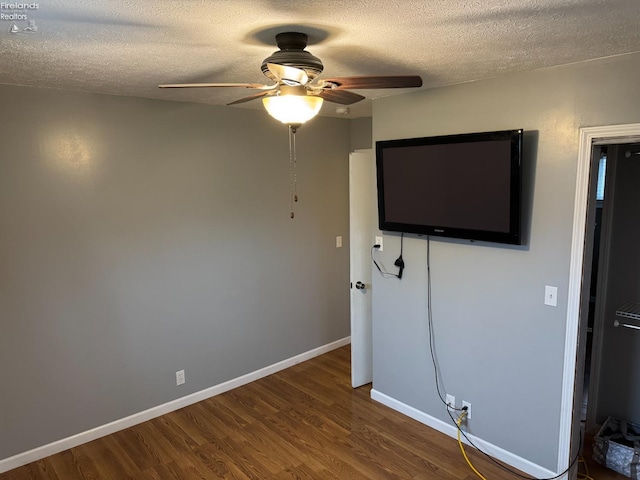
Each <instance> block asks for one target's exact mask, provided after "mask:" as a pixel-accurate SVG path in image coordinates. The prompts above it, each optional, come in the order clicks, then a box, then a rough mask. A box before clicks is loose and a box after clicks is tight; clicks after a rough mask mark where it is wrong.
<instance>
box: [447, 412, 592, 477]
mask: <svg viewBox="0 0 640 480" xmlns="http://www.w3.org/2000/svg"><path fill="white" fill-rule="evenodd" d="M466 416H467V412H462V413H461V414H460V415H459V416H458V419H457V420H456V425H458V445H459V446H460V451H461V452H462V456H463V457H464V459H465V461H466V462H467V465H469V468H471V470H473V473H475V474H476V475H477V476H478V477H479V478H481V479H482V480H487V478H486V477H485V476H484V475H482V474H481V473H480V472H479V471H478V470H477V469H476V467H474V466H473V464H472V463H471V460H469V457H467V452H465V451H464V445H463V443H462V437H461V433H462V428H461V425H462V421H463V420H464V418H465V417H466ZM578 463H582V464H583V466H584V469H585V472H586V473H578V479H580V480H595V479H594V478H593V477H591V476H589V469H588V468H587V463H586V462H585V461H584V459H583V458H582V457H581V458H580V460H579V462H578Z"/></svg>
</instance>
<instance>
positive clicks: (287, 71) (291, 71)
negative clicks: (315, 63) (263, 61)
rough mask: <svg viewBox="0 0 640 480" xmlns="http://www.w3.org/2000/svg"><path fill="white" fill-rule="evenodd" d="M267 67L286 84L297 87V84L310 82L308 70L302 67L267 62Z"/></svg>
mask: <svg viewBox="0 0 640 480" xmlns="http://www.w3.org/2000/svg"><path fill="white" fill-rule="evenodd" d="M267 67H268V68H269V71H270V72H271V73H272V74H273V75H275V76H276V78H279V79H280V80H281V81H282V82H283V83H284V84H285V85H289V86H292V87H295V86H297V85H306V84H307V83H308V82H309V77H308V76H307V72H305V71H304V70H302V69H301V68H295V67H288V66H286V65H279V64H277V63H267Z"/></svg>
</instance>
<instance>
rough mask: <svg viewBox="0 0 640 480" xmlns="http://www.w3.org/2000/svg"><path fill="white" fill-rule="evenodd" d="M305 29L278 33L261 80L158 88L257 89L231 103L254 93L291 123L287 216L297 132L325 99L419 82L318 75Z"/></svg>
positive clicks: (293, 192)
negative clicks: (308, 49)
mask: <svg viewBox="0 0 640 480" xmlns="http://www.w3.org/2000/svg"><path fill="white" fill-rule="evenodd" d="M307 40H308V37H307V35H306V34H305V33H300V32H284V33H279V34H277V35H276V43H277V45H278V48H279V49H280V50H278V51H277V52H274V53H273V54H272V55H270V56H269V57H267V58H265V59H264V60H263V61H262V65H261V67H260V68H261V69H262V73H263V74H264V75H265V76H266V77H267V78H268V79H269V80H271V82H273V83H270V84H261V83H174V84H164V85H159V86H160V88H228V87H238V88H249V89H253V90H258V92H257V93H254V94H253V95H249V96H247V97H243V98H240V99H238V100H235V101H233V102H231V103H229V105H236V104H239V103H244V102H249V101H251V100H256V99H258V98H261V99H262V103H263V105H264V107H265V109H266V110H267V112H268V113H269V115H271V116H272V117H274V118H275V119H276V120H279V121H280V122H282V123H284V124H286V125H288V126H289V197H290V201H291V214H290V216H291V218H294V216H295V214H294V204H295V203H296V202H297V201H298V193H297V186H296V184H297V180H296V179H297V174H296V168H297V167H296V165H297V160H296V144H295V133H296V130H297V129H298V127H300V125H302V124H303V123H305V122H306V121H307V120H310V119H312V118H313V117H315V116H316V115H317V114H318V112H319V111H320V108H321V107H322V103H323V101H324V100H326V101H328V102H332V103H337V104H340V105H351V104H353V103H356V102H359V101H361V100H364V98H365V97H364V96H362V95H360V94H359V93H355V92H352V91H351V90H350V89H356V90H359V89H367V88H368V89H378V88H411V87H421V86H422V79H421V78H420V76H418V75H393V76H380V75H368V76H356V77H332V78H325V79H321V78H320V74H321V73H322V70H323V69H324V66H323V65H322V61H321V60H320V59H319V58H318V57H315V56H314V55H312V54H311V53H309V52H307V51H306V50H305V48H306V46H307Z"/></svg>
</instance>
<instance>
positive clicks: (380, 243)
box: [376, 237, 382, 252]
mask: <svg viewBox="0 0 640 480" xmlns="http://www.w3.org/2000/svg"><path fill="white" fill-rule="evenodd" d="M376 245H380V248H379V249H378V251H379V252H381V251H382V237H376Z"/></svg>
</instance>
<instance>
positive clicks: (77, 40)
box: [0, 0, 640, 117]
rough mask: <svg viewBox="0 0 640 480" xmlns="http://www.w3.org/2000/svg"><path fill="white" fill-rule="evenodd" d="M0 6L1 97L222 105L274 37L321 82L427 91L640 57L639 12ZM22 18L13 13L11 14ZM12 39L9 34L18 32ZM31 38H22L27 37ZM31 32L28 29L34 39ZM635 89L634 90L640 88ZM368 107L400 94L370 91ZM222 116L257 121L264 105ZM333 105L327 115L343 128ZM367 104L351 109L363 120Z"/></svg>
mask: <svg viewBox="0 0 640 480" xmlns="http://www.w3.org/2000/svg"><path fill="white" fill-rule="evenodd" d="M27 1H31V0H7V2H3V3H2V10H1V11H0V13H1V14H2V18H1V19H0V29H1V31H0V42H1V43H0V55H1V59H2V61H1V62H0V83H5V84H16V85H34V86H41V87H52V88H62V89H70V90H81V91H89V92H98V93H106V94H115V95H127V96H137V97H148V98H161V99H164V100H177V101H191V102H200V103H208V104H212V105H225V104H227V103H229V102H231V101H233V100H236V99H238V98H241V97H244V96H246V95H248V94H251V93H254V91H253V90H244V89H190V90H184V89H181V90H176V89H166V90H165V89H159V88H157V85H158V84H160V83H184V82H212V81H213V82H257V83H263V82H265V81H267V80H266V78H265V77H264V76H263V75H262V73H261V71H260V64H261V62H262V60H263V59H264V58H266V57H267V56H269V55H270V54H271V53H273V52H274V51H275V50H276V46H275V40H274V36H275V34H276V33H278V32H281V31H292V30H293V31H302V32H304V33H308V34H309V37H310V41H309V45H308V47H307V50H308V51H310V52H311V53H313V54H314V55H315V56H317V57H319V58H320V59H321V60H322V61H323V63H324V67H325V70H324V72H325V73H324V76H345V75H391V74H419V75H421V76H422V78H423V81H424V86H423V87H422V88H423V89H428V88H434V87H440V86H445V85H452V84H457V83H462V82H469V81H473V80H478V79H483V78H488V77H494V76H498V75H503V74H506V73H509V72H518V71H523V70H532V69H536V68H543V67H550V66H555V65H562V64H567V63H574V62H581V61H585V60H590V59H595V58H601V57H607V56H612V55H621V54H627V53H632V52H638V51H640V29H639V28H638V20H639V18H640V15H639V14H640V0H464V1H462V0H461V1H452V0H421V1H400V0H391V1H390V0H387V1H381V0H370V1H366V0H351V1H348V2H345V1H338V0H323V1H316V2H308V1H286V0H210V1H204V0H200V1H195V0H171V1H168V0H137V1H133V0H119V1H116V0H49V1H47V0H42V1H37V2H33V3H30V4H27V6H32V7H35V6H36V5H37V6H38V7H39V8H37V9H36V8H32V9H28V8H27V9H24V8H23V9H22V10H19V9H18V8H20V7H25V5H10V4H11V3H13V2H15V3H18V2H27ZM11 7H16V8H11ZM14 22H15V27H13V29H14V30H18V31H17V32H16V33H11V32H10V29H11V28H12V25H13V23H14ZM29 25H31V26H34V27H35V28H36V29H37V31H35V32H28V31H26V32H25V31H24V30H25V27H27V26H29ZM27 30H28V29H27ZM639 81H640V79H639ZM359 93H361V94H364V95H366V96H367V97H368V98H369V99H370V98H376V97H380V96H384V95H390V94H394V93H398V91H396V90H362V91H359ZM228 108H261V105H260V102H259V101H254V102H249V103H246V104H242V105H239V106H233V107H228ZM335 109H336V105H335V104H330V103H328V102H325V106H324V107H323V110H322V114H323V115H333V116H337V115H338V114H336V112H335ZM370 109H371V102H370V100H365V101H363V102H360V103H357V104H355V105H352V106H351V107H350V114H349V116H350V117H357V116H363V115H369V114H370Z"/></svg>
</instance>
